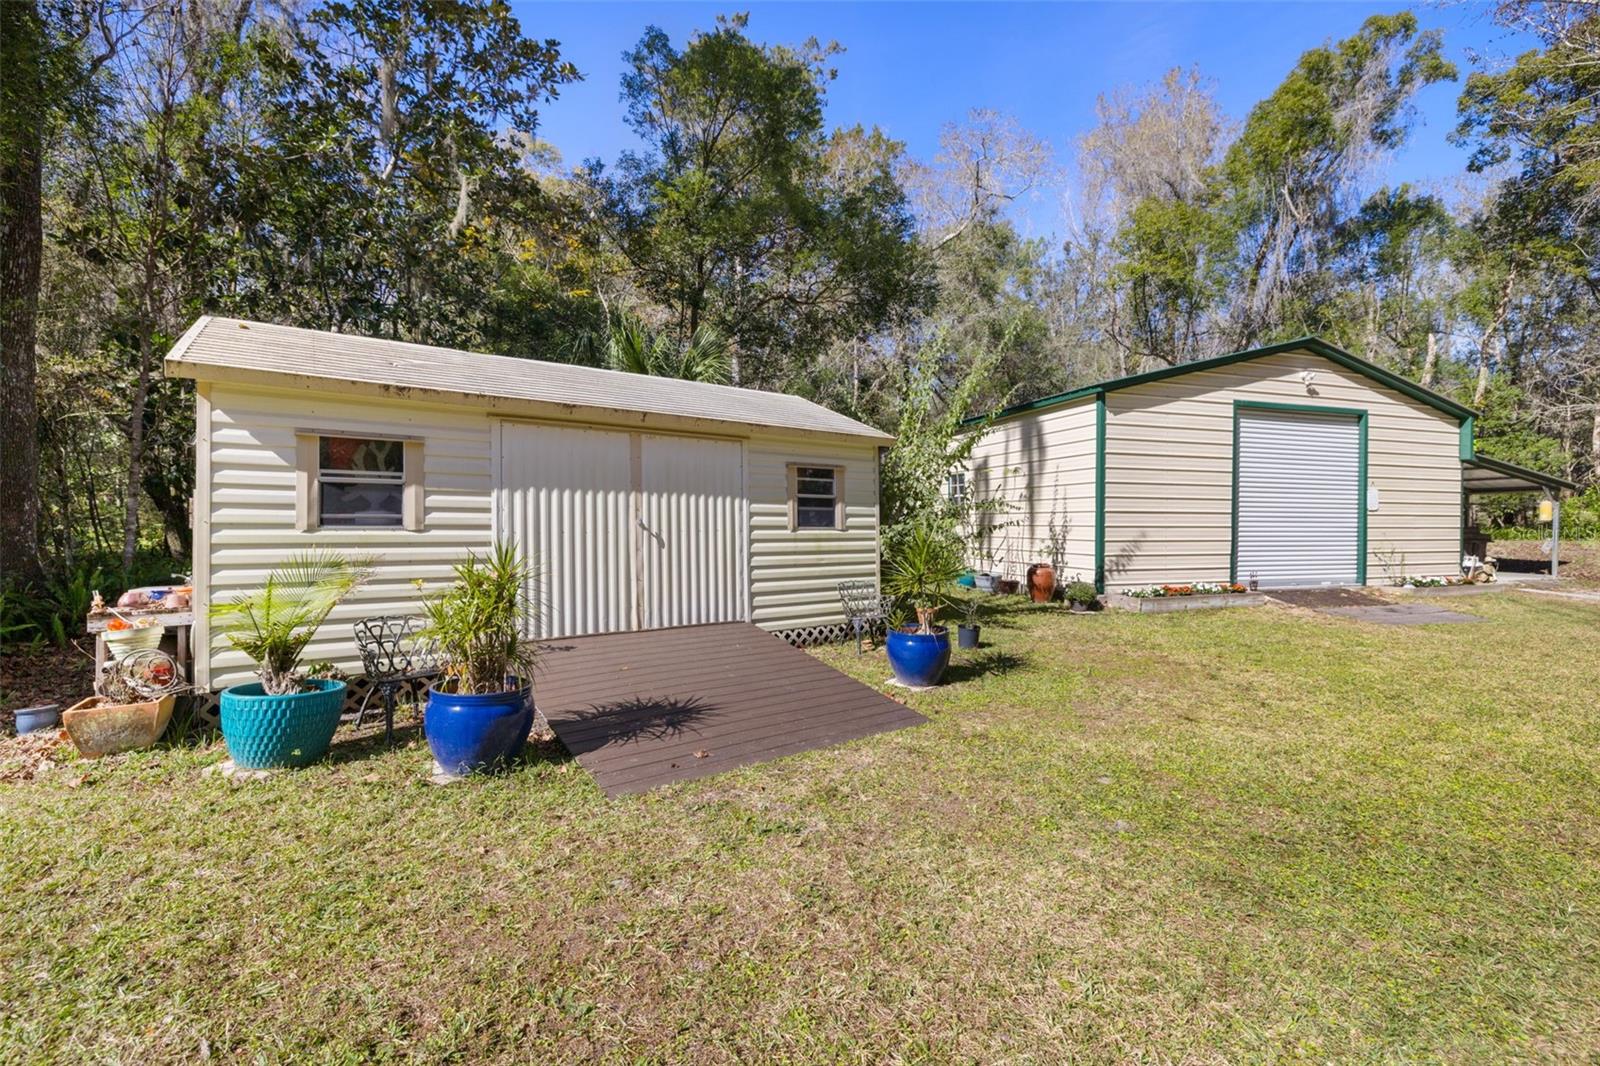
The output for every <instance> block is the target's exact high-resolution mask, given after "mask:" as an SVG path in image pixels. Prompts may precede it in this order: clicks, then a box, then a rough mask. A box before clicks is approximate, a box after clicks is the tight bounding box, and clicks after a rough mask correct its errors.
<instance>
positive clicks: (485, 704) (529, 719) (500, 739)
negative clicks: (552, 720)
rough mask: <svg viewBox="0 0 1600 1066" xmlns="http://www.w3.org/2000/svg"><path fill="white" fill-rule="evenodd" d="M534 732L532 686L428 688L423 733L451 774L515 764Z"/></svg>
mask: <svg viewBox="0 0 1600 1066" xmlns="http://www.w3.org/2000/svg"><path fill="white" fill-rule="evenodd" d="M532 728H533V686H532V685H524V686H522V687H521V688H519V689H513V690H512V691H510V692H485V693H481V694H475V693H467V692H440V691H439V690H438V689H436V688H432V687H430V688H429V689H428V707H427V709H426V710H425V711H423V712H422V730H423V732H424V733H426V734H427V735H428V747H429V748H431V749H432V750H433V757H434V759H436V760H437V761H438V763H439V766H440V767H441V768H442V769H443V770H444V772H445V773H447V774H455V775H457V776H460V775H462V774H470V773H472V772H474V771H476V770H485V769H488V768H489V767H491V766H495V765H498V764H501V763H504V762H508V761H510V760H511V759H515V758H516V757H517V756H518V755H519V754H520V753H521V751H522V746H523V745H524V744H525V743H527V741H528V731H529V730H531V729H532Z"/></svg>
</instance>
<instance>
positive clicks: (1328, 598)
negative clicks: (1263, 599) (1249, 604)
mask: <svg viewBox="0 0 1600 1066" xmlns="http://www.w3.org/2000/svg"><path fill="white" fill-rule="evenodd" d="M1267 595H1268V596H1269V597H1271V598H1272V599H1275V600H1277V601H1278V602H1279V603H1287V604H1288V605H1289V606H1291V607H1309V608H1311V609H1312V610H1320V609H1321V608H1324V607H1381V606H1383V605H1384V604H1386V603H1388V602H1389V601H1388V600H1385V599H1383V598H1381V597H1379V596H1375V595H1373V594H1372V593H1370V592H1363V591H1362V590H1360V589H1346V588H1325V589H1275V590H1273V591H1272V592H1269V593H1267Z"/></svg>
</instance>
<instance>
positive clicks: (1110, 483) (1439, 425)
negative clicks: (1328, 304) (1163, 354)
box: [965, 337, 1474, 591]
mask: <svg viewBox="0 0 1600 1066" xmlns="http://www.w3.org/2000/svg"><path fill="white" fill-rule="evenodd" d="M974 421H975V423H976V422H980V421H981V420H974ZM1472 425H1473V412H1472V411H1471V410H1470V409H1469V408H1466V407H1463V406H1461V405H1460V404H1458V403H1456V402H1454V401H1452V400H1450V399H1448V398H1447V397H1444V396H1441V395H1439V394H1437V393H1435V392H1432V391H1430V390H1428V389H1424V388H1422V387H1421V386H1419V385H1416V384H1414V383H1412V382H1410V381H1407V380H1405V379H1404V378H1402V377H1399V376H1398V375H1395V374H1392V373H1390V372H1389V371H1386V370H1384V369H1382V368H1381V367H1378V366H1375V365H1373V364H1371V363H1369V362H1366V361H1365V360H1362V359H1359V358H1357V357H1355V356H1353V355H1351V354H1350V353H1349V352H1345V351H1343V350H1341V349H1339V348H1336V347H1334V346H1333V345H1331V344H1328V343H1326V342H1324V341H1321V340H1318V339H1316V338H1314V337H1307V338H1302V339H1300V340H1295V341H1289V342H1287V343H1284V344H1276V345H1272V346H1271V347H1266V348H1256V349H1251V350H1249V351H1243V352H1236V353H1234V354H1232V355H1225V356H1221V357H1219V358H1215V359H1205V360H1201V361H1198V362H1193V363H1187V364H1183V365H1179V366H1174V367H1168V368H1163V369H1160V370H1157V371H1153V372H1151V373H1147V374H1138V375H1135V376H1132V377H1126V378H1119V379H1117V380H1114V381H1106V382H1102V383H1099V384H1096V385H1090V386H1087V387H1084V388H1081V389H1075V390H1073V391H1071V392H1067V393H1063V394H1061V395H1058V396H1050V397H1046V398H1044V399H1041V400H1034V401H1031V402H1029V403H1023V404H1018V405H1016V406H1014V407H1009V408H1006V409H1005V410H1002V411H999V412H997V413H996V414H995V415H994V416H992V422H991V424H990V425H989V426H988V428H987V430H986V432H985V435H984V437H983V439H982V440H981V441H980V442H979V443H978V444H977V446H976V447H975V449H974V451H973V455H972V458H971V461H970V463H969V468H968V470H967V471H965V474H966V478H967V488H968V491H970V492H973V493H978V494H982V495H996V494H997V495H999V496H1000V497H1001V498H1002V499H1004V500H1005V501H1007V503H1008V504H1009V506H1010V510H1009V511H1007V512H1005V513H1004V514H1002V515H1000V516H998V519H997V521H998V523H999V527H998V529H997V530H996V531H995V532H994V533H993V534H992V536H991V537H990V538H989V541H988V544H987V551H986V552H985V553H984V557H983V558H979V559H976V560H975V563H977V564H978V565H986V564H987V565H988V567H989V568H990V569H993V570H997V571H998V572H1000V573H1001V574H1002V575H1003V576H1006V577H1022V576H1023V575H1024V573H1025V571H1026V568H1027V567H1028V566H1029V564H1031V563H1035V562H1049V563H1053V565H1054V566H1055V567H1056V570H1057V574H1058V577H1059V578H1060V579H1061V580H1063V581H1065V580H1071V579H1073V578H1075V577H1081V578H1083V579H1084V580H1093V581H1094V582H1095V583H1096V584H1097V585H1098V586H1099V588H1100V589H1101V590H1102V591H1105V590H1106V589H1107V588H1108V587H1109V588H1110V589H1111V590H1112V591H1116V590H1118V589H1121V588H1124V587H1131V586H1140V585H1149V584H1188V583H1194V582H1217V583H1221V582H1227V581H1234V580H1236V581H1240V582H1245V581H1247V580H1248V578H1249V577H1250V575H1252V574H1254V575H1255V576H1256V577H1257V578H1258V580H1259V582H1260V584H1261V586H1262V587H1264V588H1272V587H1292V586H1297V585H1323V584H1352V585H1360V584H1367V583H1369V582H1370V583H1374V584H1377V583H1382V582H1384V581H1386V580H1388V579H1389V578H1390V577H1391V576H1392V575H1393V574H1395V573H1403V574H1407V575H1414V576H1436V577H1444V576H1448V575H1453V574H1458V573H1460V568H1461V556H1462V521H1463V519H1462V515H1463V507H1462V501H1463V492H1464V483H1463V473H1462V472H1463V464H1464V463H1470V462H1471V461H1473V459H1474V453H1473V443H1472Z"/></svg>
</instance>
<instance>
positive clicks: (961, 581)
mask: <svg viewBox="0 0 1600 1066" xmlns="http://www.w3.org/2000/svg"><path fill="white" fill-rule="evenodd" d="M956 584H958V585H960V586H961V587H962V588H964V589H975V588H977V587H978V575H977V574H974V573H972V572H971V571H968V572H967V573H965V574H962V575H961V576H960V577H958V578H956Z"/></svg>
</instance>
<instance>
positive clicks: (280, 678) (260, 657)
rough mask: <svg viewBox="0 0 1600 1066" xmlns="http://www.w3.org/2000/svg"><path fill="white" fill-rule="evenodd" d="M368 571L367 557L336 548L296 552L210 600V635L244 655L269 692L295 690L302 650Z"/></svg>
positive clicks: (299, 685)
mask: <svg viewBox="0 0 1600 1066" xmlns="http://www.w3.org/2000/svg"><path fill="white" fill-rule="evenodd" d="M371 576H372V563H371V561H370V560H365V559H361V560H350V559H346V558H345V557H344V556H342V555H339V554H337V553H334V552H306V553H303V554H300V555H296V556H294V557H293V558H291V559H289V560H288V561H287V562H286V563H284V564H283V565H282V566H280V567H279V568H278V569H276V570H274V571H273V572H272V573H271V574H269V575H268V576H267V581H266V584H265V585H263V586H262V587H261V588H259V589H257V590H255V591H253V592H247V593H244V594H243V595H240V596H236V597H234V598H233V599H231V600H229V601H228V602H226V603H217V604H213V605H212V607H211V611H210V614H209V617H210V620H211V627H212V635H213V636H212V639H213V640H214V641H215V642H218V643H223V642H225V643H226V644H228V645H229V646H231V647H233V648H235V649H237V650H239V651H242V652H244V653H245V654H246V655H248V656H249V657H250V659H251V661H253V662H254V663H255V664H256V666H257V674H258V676H259V677H260V678H261V687H262V690H263V691H264V692H266V693H267V694H268V695H275V696H281V695H288V694H290V693H295V692H299V691H300V690H301V684H300V678H299V677H298V676H297V673H296V671H297V669H298V667H299V665H300V653H301V652H303V651H305V647H306V645H307V644H309V643H310V642H311V638H312V637H314V636H316V634H317V629H318V628H319V627H321V625H322V623H323V622H324V621H326V620H327V617H328V615H329V614H330V613H331V612H332V611H333V609H334V608H335V607H337V606H338V605H339V603H340V601H342V600H343V599H344V598H345V597H346V596H348V595H350V593H352V592H354V591H355V590H356V589H357V588H359V587H360V586H361V585H362V584H363V583H364V582H365V581H366V580H367V579H368V578H369V577H371Z"/></svg>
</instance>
